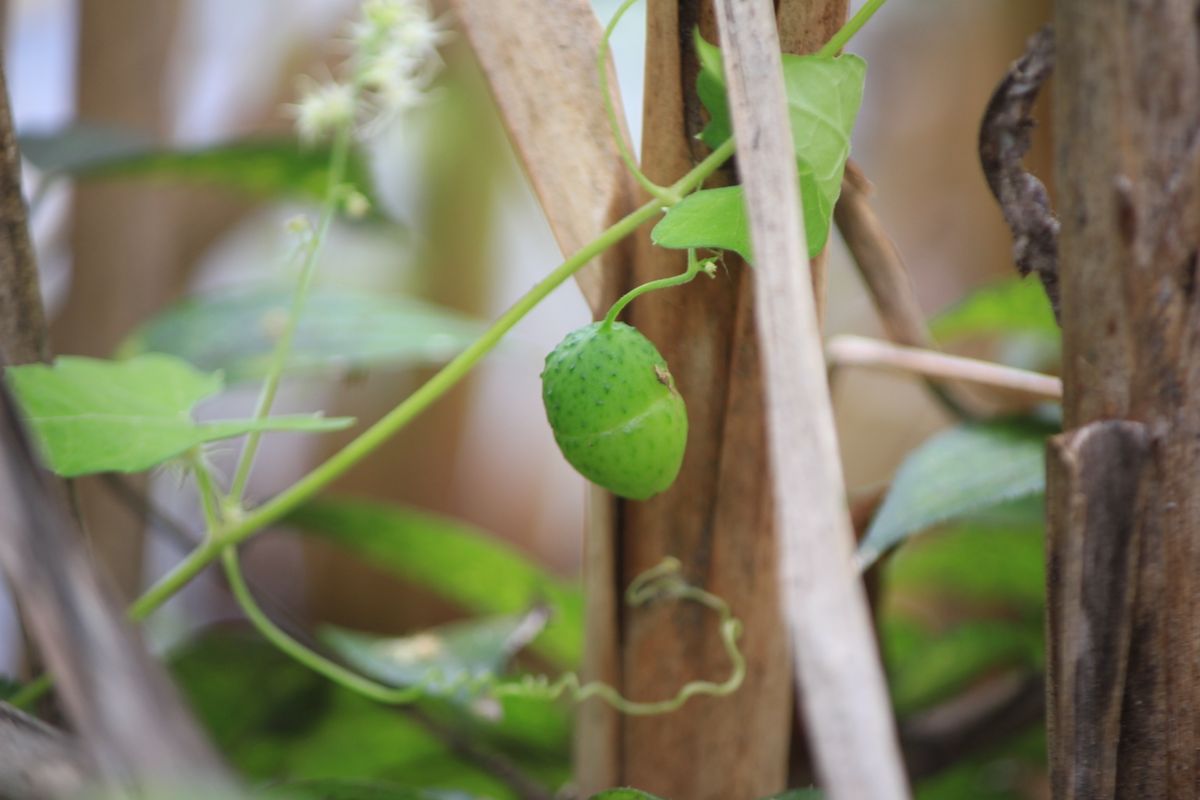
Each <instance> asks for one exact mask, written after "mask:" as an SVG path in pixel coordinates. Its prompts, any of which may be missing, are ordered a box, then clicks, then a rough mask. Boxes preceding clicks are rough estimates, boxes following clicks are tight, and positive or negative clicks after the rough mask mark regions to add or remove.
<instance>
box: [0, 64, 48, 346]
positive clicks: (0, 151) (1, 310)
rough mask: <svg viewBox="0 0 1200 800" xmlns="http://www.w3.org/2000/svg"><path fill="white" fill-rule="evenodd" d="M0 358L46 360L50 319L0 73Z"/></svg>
mask: <svg viewBox="0 0 1200 800" xmlns="http://www.w3.org/2000/svg"><path fill="white" fill-rule="evenodd" d="M0 356H2V357H3V358H4V359H5V360H6V361H7V362H8V363H9V364H28V363H30V362H33V361H45V360H46V359H47V358H48V356H49V350H48V348H47V345H46V319H45V316H44V315H43V312H42V294H41V291H40V289H39V287H38V273H37V262H36V261H35V260H34V255H33V244H32V243H31V242H30V239H29V227H28V224H27V211H26V208H25V197H24V195H23V194H22V193H21V155H20V153H19V152H18V151H17V134H16V131H15V130H14V129H13V124H12V112H11V111H10V109H9V104H8V86H7V84H6V81H5V77H4V71H3V69H0Z"/></svg>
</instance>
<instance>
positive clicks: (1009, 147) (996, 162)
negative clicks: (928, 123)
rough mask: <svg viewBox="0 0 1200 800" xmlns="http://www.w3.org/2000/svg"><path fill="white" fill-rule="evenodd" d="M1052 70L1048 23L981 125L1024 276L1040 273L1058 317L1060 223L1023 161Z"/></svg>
mask: <svg viewBox="0 0 1200 800" xmlns="http://www.w3.org/2000/svg"><path fill="white" fill-rule="evenodd" d="M1053 71H1054V29H1053V28H1052V27H1051V26H1049V25H1047V26H1046V27H1044V28H1042V29H1041V30H1039V31H1038V32H1037V33H1035V34H1034V35H1033V36H1031V37H1030V38H1029V42H1028V44H1027V45H1026V48H1025V53H1024V55H1022V56H1021V57H1020V58H1019V59H1017V60H1016V61H1015V62H1013V65H1012V66H1011V67H1009V70H1008V72H1007V73H1006V74H1005V76H1004V79H1003V80H1002V81H1000V85H999V86H998V87H996V91H995V93H994V94H993V95H992V99H991V100H990V101H989V102H988V106H987V110H986V111H984V114H983V122H982V124H981V125H980V128H979V160H980V162H981V163H982V165H983V174H984V175H985V176H986V177H987V182H988V187H989V188H990V189H991V190H992V194H994V195H995V196H996V199H997V200H998V201H999V202H1000V211H1001V212H1002V213H1003V214H1004V221H1005V222H1006V223H1008V227H1009V228H1010V229H1011V230H1012V235H1013V260H1014V261H1016V264H1017V269H1018V270H1020V272H1021V274H1022V275H1028V274H1029V273H1030V272H1034V273H1037V276H1038V278H1039V279H1040V280H1041V281H1042V286H1044V287H1045V289H1046V296H1047V297H1049V298H1050V304H1051V305H1052V306H1053V307H1054V316H1055V318H1056V319H1057V318H1058V316H1059V296H1058V231H1059V223H1058V219H1057V218H1056V217H1055V216H1054V212H1053V211H1052V210H1051V208H1050V196H1049V194H1048V193H1047V192H1046V187H1045V186H1043V185H1042V182H1041V181H1040V180H1038V179H1037V178H1035V177H1034V176H1033V175H1031V174H1030V173H1028V172H1026V171H1025V168H1024V167H1023V166H1022V164H1021V159H1022V158H1024V156H1025V154H1026V153H1027V152H1029V147H1030V143H1031V139H1032V137H1031V135H1030V134H1031V132H1032V130H1033V127H1034V121H1033V118H1032V117H1031V116H1030V112H1031V111H1032V109H1033V103H1034V101H1035V100H1037V96H1038V92H1040V91H1041V88H1042V84H1044V83H1045V82H1046V80H1047V79H1048V78H1049V77H1050V74H1051V73H1052V72H1053Z"/></svg>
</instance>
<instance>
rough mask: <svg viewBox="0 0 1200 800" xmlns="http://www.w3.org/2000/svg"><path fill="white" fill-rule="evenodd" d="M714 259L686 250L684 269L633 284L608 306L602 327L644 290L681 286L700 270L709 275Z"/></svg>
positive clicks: (611, 322) (614, 319) (610, 325)
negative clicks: (700, 256)
mask: <svg viewBox="0 0 1200 800" xmlns="http://www.w3.org/2000/svg"><path fill="white" fill-rule="evenodd" d="M716 260H717V259H716V256H713V257H711V258H703V259H698V258H696V251H695V250H688V265H687V270H686V271H684V272H683V273H681V274H679V275H674V276H672V277H670V278H659V279H658V280H656V281H647V282H646V283H643V284H642V285H641V286H635V287H634V288H632V289H630V290H629V291H628V292H626V293H625V294H624V295H622V296H621V298H620V299H619V300H617V302H615V303H613V304H612V308H610V309H609V310H608V313H607V314H606V315H605V316H604V325H603V328H604V329H605V330H608V329H609V328H611V327H612V325H613V323H614V322H616V321H617V317H618V316H620V314H621V312H622V311H624V310H625V306H627V305H629V304H630V303H631V302H633V300H634V299H636V298H638V297H640V296H642V295H644V294H645V293H646V292H653V291H656V290H658V289H666V288H669V287H671V286H681V285H683V284H685V283H690V282H691V281H692V280H694V279H695V277H696V276H697V275H699V274H700V273H702V272H703V273H704V274H706V275H710V276H711V275H712V274H713V273H712V269H711V266H712V264H713V262H715V261H716Z"/></svg>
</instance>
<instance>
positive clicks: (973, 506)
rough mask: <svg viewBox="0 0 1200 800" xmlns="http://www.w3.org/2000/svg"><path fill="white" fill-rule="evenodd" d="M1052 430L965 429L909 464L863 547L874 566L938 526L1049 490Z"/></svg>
mask: <svg viewBox="0 0 1200 800" xmlns="http://www.w3.org/2000/svg"><path fill="white" fill-rule="evenodd" d="M1054 432H1055V430H1054V428H1052V427H1050V426H1047V425H1045V424H1042V423H1038V422H1033V421H1005V422H989V423H982V424H966V425H960V426H959V427H956V428H952V429H950V430H948V431H943V432H942V433H939V434H937V435H936V436H934V437H933V438H932V439H930V440H928V441H927V442H925V443H924V444H922V445H921V446H920V447H918V448H917V449H916V450H914V451H913V452H912V453H911V454H909V456H908V458H906V459H905V461H904V463H903V464H902V465H901V466H900V469H899V471H898V472H897V473H896V478H895V480H894V481H893V482H892V486H891V489H890V490H889V491H888V494H887V497H886V498H885V499H884V501H883V505H882V506H881V507H880V509H879V512H878V513H877V514H876V515H875V519H874V520H872V522H871V527H870V528H869V529H868V530H867V535H866V537H865V538H864V539H863V541H862V543H861V544H860V545H859V548H858V559H859V563H860V564H861V565H863V566H864V567H865V566H869V565H870V564H871V563H873V562H874V561H875V559H877V558H878V557H879V556H880V554H882V553H883V552H884V551H885V550H887V549H888V548H890V547H892V546H893V545H896V544H898V543H900V542H901V541H903V540H904V539H906V538H908V537H910V536H912V535H914V534H917V533H920V532H921V531H923V530H926V529H927V528H930V527H932V526H934V525H937V524H939V523H943V522H948V521H950V520H953V519H956V518H961V517H964V516H967V515H969V514H971V513H973V512H978V511H980V510H981V509H986V508H989V507H992V506H996V505H999V504H1001V503H1004V502H1006V501H1010V500H1015V499H1017V498H1020V497H1025V496H1028V495H1033V494H1038V493H1041V492H1044V491H1045V485H1046V469H1045V463H1044V450H1045V441H1046V437H1047V436H1049V435H1051V434H1052V433H1054Z"/></svg>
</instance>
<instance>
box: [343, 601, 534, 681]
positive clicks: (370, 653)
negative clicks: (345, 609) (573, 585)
mask: <svg viewBox="0 0 1200 800" xmlns="http://www.w3.org/2000/svg"><path fill="white" fill-rule="evenodd" d="M546 619H547V613H546V611H545V609H534V610H533V611H531V612H529V613H526V614H509V615H504V616H496V617H484V618H481V619H473V620H468V621H466V622H455V623H452V624H449V625H442V626H439V627H437V628H430V629H428V630H425V631H421V632H420V633H417V634H414V635H412V636H402V637H385V636H374V635H371V634H365V633H357V632H354V631H349V630H346V629H344V628H336V627H333V626H327V627H325V628H324V629H322V632H321V641H323V642H324V643H325V644H326V645H327V646H328V647H329V649H331V650H332V651H333V652H335V653H337V655H338V656H339V657H341V658H342V660H343V661H345V662H346V663H348V664H349V665H350V666H352V667H353V668H354V669H356V670H358V671H359V672H361V673H362V674H364V675H366V676H368V677H371V678H374V679H375V680H377V681H381V682H383V683H386V684H388V685H389V686H395V687H407V686H418V685H422V684H423V685H426V686H428V687H429V689H430V692H429V693H430V694H434V695H437V694H445V693H446V690H447V689H450V691H451V692H453V693H454V694H455V695H457V696H459V697H463V696H465V695H464V694H463V693H461V692H458V691H457V690H455V689H453V688H451V687H456V686H457V687H460V688H469V687H468V684H469V683H470V682H472V681H480V680H484V679H487V678H489V677H491V678H494V677H495V676H497V675H499V674H500V672H501V671H502V670H503V669H504V667H505V665H506V664H507V663H508V662H509V660H511V659H512V657H513V656H514V655H515V654H516V653H517V652H518V651H520V650H522V649H523V648H524V647H525V646H526V645H528V644H529V642H530V641H531V640H532V639H533V638H534V637H535V636H537V635H538V633H540V632H541V630H542V629H543V628H544V627H545V624H546Z"/></svg>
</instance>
